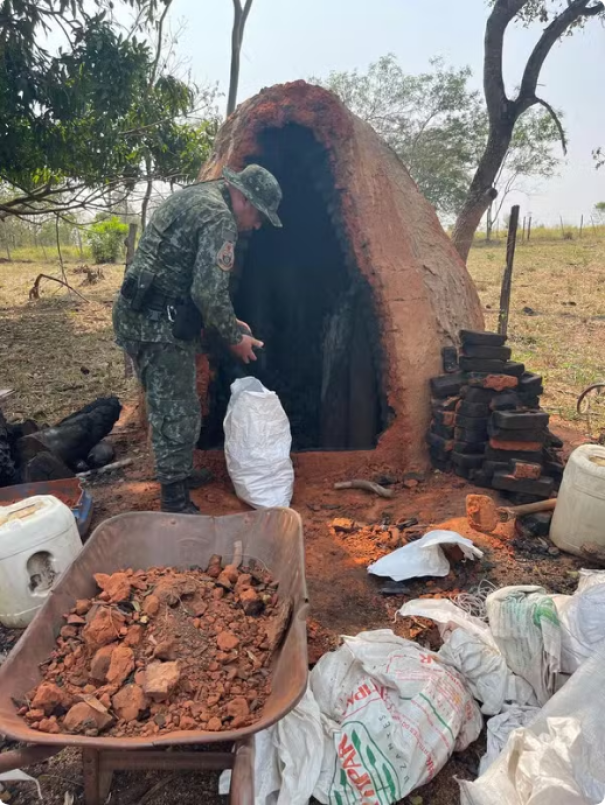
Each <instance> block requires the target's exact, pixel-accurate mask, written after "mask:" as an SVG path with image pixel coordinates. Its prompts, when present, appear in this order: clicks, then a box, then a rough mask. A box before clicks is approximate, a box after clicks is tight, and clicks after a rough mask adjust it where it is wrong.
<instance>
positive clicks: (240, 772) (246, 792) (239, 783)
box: [229, 738, 255, 805]
mask: <svg viewBox="0 0 605 805" xmlns="http://www.w3.org/2000/svg"><path fill="white" fill-rule="evenodd" d="M254 754H255V753H254V738H248V740H246V741H242V742H241V743H238V744H237V746H236V749H235V760H234V762H233V771H232V772H231V789H230V792H229V805H254Z"/></svg>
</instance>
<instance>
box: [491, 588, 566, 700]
mask: <svg viewBox="0 0 605 805" xmlns="http://www.w3.org/2000/svg"><path fill="white" fill-rule="evenodd" d="M486 605H487V615H488V619H489V625H490V629H491V631H492V634H493V636H494V639H495V641H496V643H497V644H498V647H499V649H500V651H501V652H502V654H503V655H504V658H505V660H506V664H507V665H508V667H509V668H510V669H511V671H513V673H515V674H518V675H519V676H520V677H522V678H523V679H525V680H526V681H527V682H529V684H530V685H531V686H532V688H533V689H534V692H535V694H536V697H537V699H538V703H539V704H545V703H546V702H547V701H548V699H550V697H551V696H552V694H553V693H554V691H555V685H556V677H557V673H558V672H559V670H560V657H561V628H560V624H559V618H558V615H557V610H556V608H555V605H554V602H553V600H552V597H551V596H549V595H547V594H546V592H545V591H544V590H543V589H542V588H541V587H531V586H519V587H503V588H502V589H501V590H496V592H493V593H490V595H488V597H487V601H486Z"/></svg>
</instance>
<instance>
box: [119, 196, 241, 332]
mask: <svg viewBox="0 0 605 805" xmlns="http://www.w3.org/2000/svg"><path fill="white" fill-rule="evenodd" d="M236 241H237V226H236V223H235V218H234V217H233V213H232V212H231V209H230V206H229V194H228V191H227V189H226V185H225V182H224V181H222V180H220V181H217V182H205V183H202V184H195V185H191V187H187V188H185V189H184V190H180V191H179V192H177V193H174V194H173V195H172V196H170V198H169V199H167V200H166V201H165V202H164V203H163V204H162V205H161V206H160V207H158V209H157V210H156V211H155V213H154V214H153V216H152V218H151V220H150V221H149V224H148V225H147V227H146V229H145V232H144V233H143V236H142V237H141V240H140V242H139V246H138V249H137V252H136V255H135V257H134V260H133V261H132V263H131V264H130V266H129V267H128V269H127V272H126V276H134V277H136V276H137V274H138V272H139V271H140V270H141V269H143V268H147V269H149V270H150V271H152V272H153V273H154V281H153V290H154V292H159V293H162V294H166V295H168V296H170V297H172V298H187V296H190V297H191V298H192V299H193V302H194V303H195V305H196V307H197V308H199V310H200V312H201V314H202V319H203V321H204V327H207V328H212V329H214V330H216V331H217V332H218V333H219V335H220V336H221V337H222V338H223V339H224V340H225V341H226V342H227V343H228V344H237V343H238V342H239V341H241V333H240V332H239V330H238V327H237V322H236V318H235V313H234V311H233V305H232V304H231V298H230V296H229V277H230V272H231V269H232V268H233V264H234V258H235V243H236ZM113 322H114V329H115V332H116V339H117V341H118V344H120V345H121V346H124V344H125V343H126V342H132V341H151V342H156V343H157V342H160V343H174V342H175V341H176V340H177V339H175V338H174V336H173V335H172V325H171V323H170V321H169V320H168V316H167V315H166V316H164V315H162V316H161V317H160V320H159V321H152V320H151V319H150V318H149V317H148V316H147V314H146V311H144V310H143V311H140V312H136V311H134V310H132V309H131V308H130V305H129V303H128V302H127V301H126V300H125V299H124V298H123V297H122V296H121V294H119V295H118V298H117V300H116V302H115V305H114V311H113Z"/></svg>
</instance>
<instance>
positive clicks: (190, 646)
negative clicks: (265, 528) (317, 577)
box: [19, 556, 291, 737]
mask: <svg viewBox="0 0 605 805" xmlns="http://www.w3.org/2000/svg"><path fill="white" fill-rule="evenodd" d="M95 581H96V583H97V585H98V587H99V588H100V590H99V594H98V595H97V596H96V597H95V598H94V599H92V600H80V601H77V602H76V605H75V606H74V608H73V609H72V610H71V611H70V612H67V613H65V625H64V626H63V628H62V629H61V632H60V635H59V637H58V639H57V643H56V649H55V651H53V653H52V655H51V656H50V657H49V659H48V661H47V663H46V664H45V665H43V666H42V673H43V680H42V682H41V683H40V684H39V685H38V686H37V687H36V688H35V689H34V690H32V691H30V692H29V693H28V694H27V695H26V696H25V697H24V700H23V703H22V707H21V709H20V710H19V714H20V715H21V716H22V717H23V718H24V719H25V720H26V721H27V722H28V724H29V725H30V726H31V727H32V728H33V729H35V730H38V731H40V732H46V733H56V734H59V733H67V734H79V735H87V736H89V737H95V736H98V735H103V736H106V735H110V736H113V737H125V736H126V737H133V736H153V735H162V734H167V733H170V732H174V731H177V730H178V731H183V730H207V731H210V732H220V731H224V730H229V729H238V728H240V727H244V726H248V725H250V724H253V723H254V722H255V721H257V720H258V719H259V718H260V716H261V714H262V709H263V706H264V703H265V701H266V699H267V697H268V696H269V694H270V692H271V669H272V665H273V659H274V656H275V652H276V650H277V649H278V648H279V646H280V644H281V641H282V638H283V636H284V635H285V632H286V630H287V626H288V623H289V617H290V614H291V600H290V599H288V598H285V599H283V600H280V597H279V596H278V593H277V587H278V585H277V582H276V581H274V580H273V578H272V577H271V575H270V573H269V572H268V571H266V570H265V569H264V566H263V567H257V566H256V565H254V563H252V562H251V563H250V566H249V567H246V568H241V569H238V568H237V567H235V566H234V565H226V566H225V567H223V566H222V558H221V557H220V556H214V557H212V559H211V561H210V564H209V566H208V568H207V569H206V570H202V569H199V568H196V569H191V570H187V571H182V570H178V569H175V568H165V567H158V568H150V569H149V570H145V571H143V570H140V571H133V570H132V569H127V570H124V571H119V572H116V573H114V574H112V575H111V576H109V575H106V574H102V573H100V574H97V575H95Z"/></svg>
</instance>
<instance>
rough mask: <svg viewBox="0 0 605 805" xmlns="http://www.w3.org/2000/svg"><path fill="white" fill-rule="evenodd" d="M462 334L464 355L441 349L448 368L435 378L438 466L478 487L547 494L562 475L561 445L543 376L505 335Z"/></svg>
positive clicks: (432, 436) (433, 441) (433, 450)
mask: <svg viewBox="0 0 605 805" xmlns="http://www.w3.org/2000/svg"><path fill="white" fill-rule="evenodd" d="M460 340H461V344H462V347H461V350H460V353H459V355H456V351H455V350H452V349H451V348H446V349H445V350H444V354H443V359H444V360H443V362H444V371H445V372H446V374H444V375H442V376H440V377H436V378H433V379H432V380H431V392H432V412H433V420H432V424H431V429H430V432H429V434H428V444H429V451H430V455H431V461H432V463H433V466H435V467H436V468H437V469H440V470H442V471H448V470H450V469H453V470H454V471H455V472H456V474H457V475H460V476H461V477H463V478H468V479H469V480H471V481H472V482H473V483H475V484H477V485H478V486H483V487H488V488H493V489H498V490H500V491H503V492H510V493H516V494H518V495H523V496H525V497H535V498H545V497H548V496H549V495H550V494H551V493H552V492H553V490H554V489H555V488H556V487H557V486H558V483H560V480H561V477H562V473H563V464H562V462H561V460H560V458H559V456H558V454H557V449H558V448H560V447H562V443H561V442H560V440H559V439H557V437H555V436H554V435H553V434H552V433H551V432H550V431H549V429H548V423H549V416H548V414H547V413H546V412H545V411H543V410H542V408H541V407H540V396H541V395H542V393H543V392H544V388H543V386H542V378H541V377H539V376H538V375H535V374H532V373H531V372H526V371H525V366H524V365H523V364H522V363H516V362H515V361H512V360H511V350H510V348H509V347H507V346H505V341H506V339H505V338H504V337H503V336H500V335H497V334H495V333H484V332H473V331H469V330H462V331H461V333H460Z"/></svg>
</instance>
